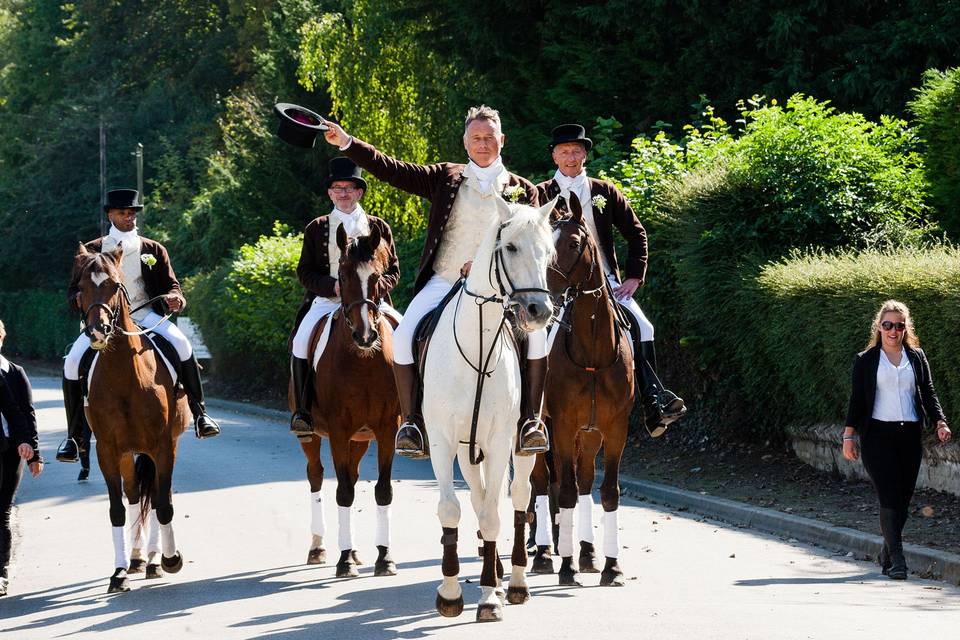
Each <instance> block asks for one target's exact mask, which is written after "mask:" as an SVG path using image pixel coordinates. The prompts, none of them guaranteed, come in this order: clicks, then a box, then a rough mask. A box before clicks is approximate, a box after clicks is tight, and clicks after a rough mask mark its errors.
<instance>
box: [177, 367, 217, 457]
mask: <svg viewBox="0 0 960 640" xmlns="http://www.w3.org/2000/svg"><path fill="white" fill-rule="evenodd" d="M180 373H181V376H182V378H183V379H182V380H181V383H182V384H183V390H184V391H186V392H187V401H188V403H189V404H190V413H192V414H193V428H194V432H195V433H196V435H197V438H199V439H201V440H202V439H204V438H212V437H214V436H218V435H220V425H218V424H217V422H216V420H214V419H213V418H211V417H210V416H208V415H207V409H206V407H205V406H204V405H203V385H202V384H201V382H200V363H199V362H197V356H195V355H194V356H190V358H188V359H187V360H184V361H182V362H181V363H180Z"/></svg>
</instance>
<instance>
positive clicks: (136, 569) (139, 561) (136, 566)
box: [127, 558, 147, 574]
mask: <svg viewBox="0 0 960 640" xmlns="http://www.w3.org/2000/svg"><path fill="white" fill-rule="evenodd" d="M146 564H147V561H146V560H144V559H143V558H133V559H132V560H130V566H129V567H127V573H128V574H129V573H141V572H143V567H144V566H146Z"/></svg>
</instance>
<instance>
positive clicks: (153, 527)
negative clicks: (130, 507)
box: [147, 509, 160, 555]
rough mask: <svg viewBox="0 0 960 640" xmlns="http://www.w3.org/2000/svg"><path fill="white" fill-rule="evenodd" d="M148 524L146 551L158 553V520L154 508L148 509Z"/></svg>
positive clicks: (151, 553)
mask: <svg viewBox="0 0 960 640" xmlns="http://www.w3.org/2000/svg"><path fill="white" fill-rule="evenodd" d="M149 523H150V526H149V528H148V531H147V553H148V554H150V555H153V554H156V553H160V521H159V520H157V511H156V509H151V510H150V520H149Z"/></svg>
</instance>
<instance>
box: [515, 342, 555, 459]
mask: <svg viewBox="0 0 960 640" xmlns="http://www.w3.org/2000/svg"><path fill="white" fill-rule="evenodd" d="M523 374H524V375H523V380H521V384H522V385H523V387H524V393H522V394H521V395H522V399H523V401H524V402H523V405H524V406H523V407H522V413H521V414H520V420H519V421H518V422H517V448H516V454H517V455H518V456H532V455H536V454H538V453H546V452H547V451H549V450H550V436H548V435H547V426H546V425H545V424H544V422H543V420H542V419H541V418H540V412H541V409H542V405H543V388H544V386H545V385H546V381H547V359H546V358H539V359H537V360H527V366H526V369H525V371H524V372H523Z"/></svg>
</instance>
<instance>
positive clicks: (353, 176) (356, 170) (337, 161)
mask: <svg viewBox="0 0 960 640" xmlns="http://www.w3.org/2000/svg"><path fill="white" fill-rule="evenodd" d="M362 173H363V171H362V170H361V169H360V167H358V166H357V164H356V163H355V162H354V161H353V160H351V159H350V158H347V157H345V156H340V157H338V158H334V159H333V160H331V161H330V175H329V176H327V185H326V186H327V188H328V189H329V188H330V185H331V184H333V183H334V182H335V181H337V180H351V181H352V182H353V183H354V184H355V185H357V186H358V187H360V188H361V189H363V190H364V191H366V190H367V181H366V180H364V179H363V177H362V176H361V174H362Z"/></svg>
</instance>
